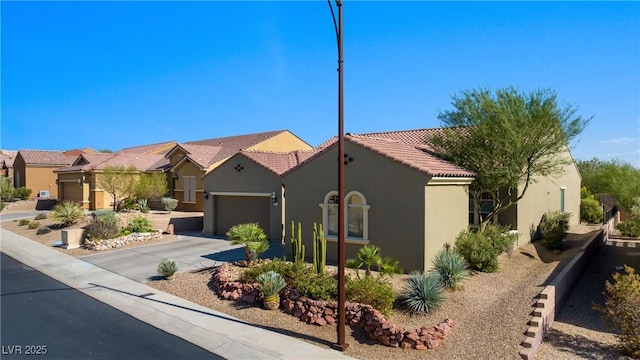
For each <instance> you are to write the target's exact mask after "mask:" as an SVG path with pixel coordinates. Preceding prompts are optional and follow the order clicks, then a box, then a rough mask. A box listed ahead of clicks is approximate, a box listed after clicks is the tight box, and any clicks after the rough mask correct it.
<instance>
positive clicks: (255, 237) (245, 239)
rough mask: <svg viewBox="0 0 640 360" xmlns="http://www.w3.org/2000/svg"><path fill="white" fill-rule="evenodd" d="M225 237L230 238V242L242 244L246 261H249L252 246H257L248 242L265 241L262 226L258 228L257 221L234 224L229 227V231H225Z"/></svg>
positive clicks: (265, 237)
mask: <svg viewBox="0 0 640 360" xmlns="http://www.w3.org/2000/svg"><path fill="white" fill-rule="evenodd" d="M227 237H228V238H229V240H231V244H233V245H244V252H245V256H246V257H247V263H250V262H251V250H252V247H254V248H256V247H257V245H250V244H251V243H256V242H267V235H266V234H265V233H264V231H263V230H262V228H260V224H258V223H247V224H237V225H234V226H232V227H231V229H229V231H227Z"/></svg>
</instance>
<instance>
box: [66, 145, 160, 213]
mask: <svg viewBox="0 0 640 360" xmlns="http://www.w3.org/2000/svg"><path fill="white" fill-rule="evenodd" d="M167 165H168V161H167V160H166V159H165V157H164V155H162V154H137V153H97V154H82V155H80V156H78V157H77V159H76V160H75V161H74V163H73V164H72V165H71V166H68V167H64V168H60V169H58V170H56V171H55V173H56V174H57V176H58V179H57V181H56V183H57V184H58V192H59V194H60V200H63V201H73V202H77V203H79V204H82V207H83V208H84V209H86V210H100V209H111V208H113V201H114V199H113V197H112V196H111V195H110V194H109V193H107V192H106V191H104V189H101V188H100V187H99V186H98V184H97V182H96V179H97V178H99V177H100V176H102V172H103V171H104V169H105V168H107V167H110V166H126V167H128V166H134V167H135V168H136V169H138V170H139V171H140V172H146V173H152V172H162V171H164V170H165V169H166V166H167Z"/></svg>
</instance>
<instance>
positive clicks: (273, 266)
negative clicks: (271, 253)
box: [240, 258, 315, 285]
mask: <svg viewBox="0 0 640 360" xmlns="http://www.w3.org/2000/svg"><path fill="white" fill-rule="evenodd" d="M267 271H275V272H277V273H279V274H281V275H282V276H284V277H285V280H286V281H287V283H288V284H290V285H295V283H296V282H297V281H298V279H300V278H305V277H310V276H311V275H312V274H315V271H314V270H313V269H312V268H311V267H310V266H307V265H306V264H303V263H302V264H301V263H298V264H296V263H290V262H286V261H284V260H282V259H278V258H276V259H273V260H272V261H266V262H261V263H259V264H257V265H255V266H252V267H250V268H248V269H246V270H245V271H243V272H242V274H240V279H241V280H242V281H244V282H247V283H251V282H255V281H256V278H257V277H258V275H260V274H262V273H264V272H267Z"/></svg>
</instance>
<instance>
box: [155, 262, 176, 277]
mask: <svg viewBox="0 0 640 360" xmlns="http://www.w3.org/2000/svg"><path fill="white" fill-rule="evenodd" d="M177 271H178V263H177V262H176V261H175V260H173V259H162V261H160V263H159V264H158V275H161V276H164V277H171V276H173V274H175V273H176V272H177Z"/></svg>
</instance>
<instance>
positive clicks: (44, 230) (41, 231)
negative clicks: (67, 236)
mask: <svg viewBox="0 0 640 360" xmlns="http://www.w3.org/2000/svg"><path fill="white" fill-rule="evenodd" d="M50 232H51V228H50V227H48V226H43V227H41V228H40V229H38V231H37V232H36V234H37V235H44V234H48V233H50Z"/></svg>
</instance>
